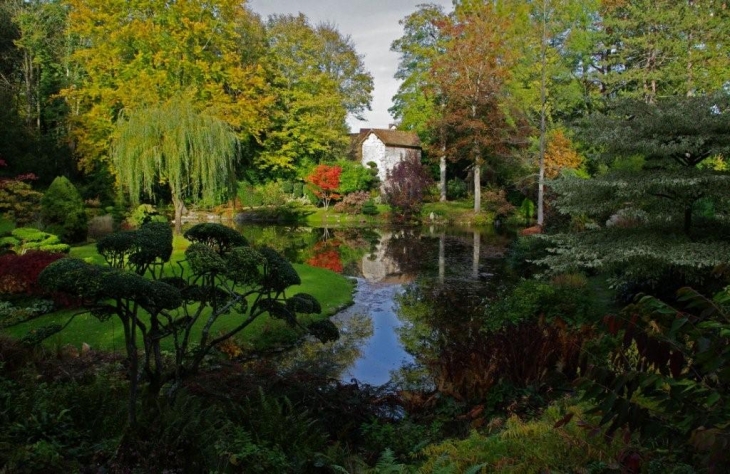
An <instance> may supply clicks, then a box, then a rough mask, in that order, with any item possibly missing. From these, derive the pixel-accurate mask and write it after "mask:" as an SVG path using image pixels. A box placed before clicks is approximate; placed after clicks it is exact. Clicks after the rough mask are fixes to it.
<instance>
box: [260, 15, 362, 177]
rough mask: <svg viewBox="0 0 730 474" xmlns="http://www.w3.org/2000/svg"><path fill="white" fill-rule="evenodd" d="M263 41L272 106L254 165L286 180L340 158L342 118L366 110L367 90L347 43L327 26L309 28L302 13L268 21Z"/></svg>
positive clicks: (343, 142)
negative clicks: (261, 148)
mask: <svg viewBox="0 0 730 474" xmlns="http://www.w3.org/2000/svg"><path fill="white" fill-rule="evenodd" d="M267 36H268V42H269V53H270V54H269V58H268V63H269V65H270V70H271V83H272V84H273V90H274V92H275V94H276V103H275V106H274V107H273V110H272V123H271V126H270V127H269V128H268V130H267V131H266V135H265V138H264V140H263V151H262V152H261V153H260V155H259V156H258V157H257V159H256V164H257V166H258V167H259V168H260V169H262V170H264V171H266V172H269V173H276V174H279V175H287V174H289V175H290V174H292V173H294V172H296V170H297V169H305V168H308V167H309V166H306V165H307V164H309V165H312V164H316V163H319V162H320V161H332V160H335V159H337V158H339V157H341V156H342V155H343V154H344V153H345V150H346V147H347V127H346V122H345V120H346V117H347V114H348V113H352V114H355V115H359V114H360V113H361V112H362V111H364V110H366V109H368V108H369V107H370V92H371V91H372V77H371V76H370V75H369V74H368V73H367V72H365V70H364V66H363V63H362V58H361V57H360V56H358V55H357V53H356V51H355V49H354V45H353V44H352V41H351V40H350V39H349V37H345V36H342V35H341V34H340V33H339V32H338V31H337V30H336V29H335V28H334V27H332V26H331V25H326V24H325V25H319V26H316V27H313V26H312V25H310V23H309V21H308V20H307V18H306V17H305V16H304V15H302V14H300V15H298V16H292V15H274V16H272V17H270V18H269V21H268V24H267Z"/></svg>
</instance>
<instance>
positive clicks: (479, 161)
mask: <svg viewBox="0 0 730 474" xmlns="http://www.w3.org/2000/svg"><path fill="white" fill-rule="evenodd" d="M467 7H468V8H467ZM467 7H464V8H463V9H457V16H456V17H455V18H454V19H452V20H450V21H449V22H447V24H446V25H445V27H444V29H445V31H446V35H447V36H448V37H449V40H448V42H447V43H446V48H445V51H444V54H443V55H440V56H439V57H438V58H437V59H436V60H435V61H434V63H433V67H432V69H431V74H432V77H433V83H434V85H435V87H436V88H438V90H439V91H440V93H441V94H442V95H443V104H444V105H443V114H442V115H441V117H440V118H439V119H438V120H437V122H436V124H435V126H436V127H443V129H444V130H445V131H446V137H447V144H448V146H447V149H446V152H447V154H448V155H450V156H451V157H452V158H453V159H458V158H467V159H468V160H469V162H470V163H471V166H472V169H473V176H474V212H480V211H481V170H482V166H484V165H490V166H492V167H494V166H496V165H497V161H498V160H500V159H502V158H505V157H507V156H511V152H512V149H511V145H513V144H517V143H518V142H519V141H520V139H521V135H522V134H521V133H520V132H521V131H522V130H521V128H522V127H521V125H522V124H521V120H520V118H519V117H518V113H516V112H515V111H514V110H513V109H512V108H511V105H510V101H509V96H508V94H507V89H506V87H505V84H506V82H507V81H508V79H509V77H510V69H511V68H512V66H513V65H514V61H515V55H514V50H513V49H512V48H511V47H510V45H509V44H508V38H507V37H506V36H505V35H504V34H503V33H502V32H504V31H508V30H509V28H510V19H509V15H507V14H505V12H503V11H501V10H500V9H499V8H498V6H497V5H495V4H493V3H485V4H481V3H479V4H476V5H471V4H470V5H468V6H467Z"/></svg>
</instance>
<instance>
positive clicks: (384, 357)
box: [240, 226, 509, 390]
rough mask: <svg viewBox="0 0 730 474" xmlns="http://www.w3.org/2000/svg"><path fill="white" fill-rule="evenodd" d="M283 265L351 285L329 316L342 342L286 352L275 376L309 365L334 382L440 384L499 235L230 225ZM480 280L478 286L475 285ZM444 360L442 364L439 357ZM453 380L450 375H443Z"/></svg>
mask: <svg viewBox="0 0 730 474" xmlns="http://www.w3.org/2000/svg"><path fill="white" fill-rule="evenodd" d="M240 230H241V231H242V232H243V233H244V235H246V237H247V238H249V240H250V241H252V242H254V244H257V243H260V242H263V243H265V244H266V245H269V246H272V247H274V248H276V249H277V250H279V251H280V252H282V253H283V254H284V255H286V256H287V258H289V259H290V260H292V261H296V262H306V263H308V264H310V265H314V266H319V267H323V268H328V269H330V270H333V271H337V272H339V273H342V274H344V275H348V276H352V277H354V278H356V279H357V291H356V294H355V296H354V300H355V304H354V305H353V306H351V307H350V308H348V309H346V310H344V311H342V312H341V313H339V314H338V315H337V316H335V318H334V322H335V323H336V324H337V325H338V326H339V327H340V331H341V333H342V335H343V337H342V338H341V339H340V340H339V341H336V342H334V343H330V344H325V345H322V344H319V343H312V344H305V345H303V346H302V347H300V348H299V349H297V350H296V351H295V352H293V353H290V354H287V355H286V356H285V357H284V359H283V360H282V361H281V364H280V367H281V368H282V370H290V369H292V368H296V367H298V366H301V365H307V366H309V367H310V368H311V367H313V366H314V367H317V369H318V370H320V371H322V372H323V373H325V374H326V375H328V376H329V377H333V378H337V379H339V380H343V381H348V382H349V381H350V379H357V380H358V381H359V382H361V383H368V384H372V385H382V384H385V383H388V382H389V381H390V382H393V383H395V384H397V385H399V386H403V387H410V388H416V387H420V388H423V387H424V385H425V386H435V385H438V386H439V387H440V388H442V389H444V390H448V389H449V387H448V386H447V384H446V383H445V382H444V381H445V380H448V379H449V377H450V375H447V376H445V375H444V374H446V372H448V371H449V370H450V369H445V368H444V367H445V366H442V365H439V364H437V363H435V362H434V361H441V360H447V361H449V362H448V364H447V365H453V364H468V363H469V361H468V360H463V359H461V358H459V357H456V356H453V355H450V353H449V351H448V350H445V348H446V349H448V348H449V347H455V346H457V345H462V344H466V346H467V347H470V346H472V343H471V342H469V341H470V338H471V336H470V335H471V334H473V333H474V332H475V331H477V328H476V326H475V324H472V323H471V322H470V321H469V315H470V314H471V315H473V314H474V307H475V305H479V304H480V302H481V301H482V300H483V299H484V298H485V297H486V296H487V295H488V294H490V293H492V292H493V291H494V286H495V285H496V284H497V282H498V280H497V279H494V278H492V277H493V275H495V274H498V273H499V270H498V268H499V267H500V266H501V256H502V252H503V250H504V248H505V246H506V244H507V243H508V242H509V238H507V237H502V236H498V235H495V234H493V233H485V232H482V231H478V230H467V231H459V230H456V229H435V228H433V227H432V228H429V229H331V228H329V229H328V228H319V229H317V228H281V227H268V228H256V227H253V226H246V227H244V228H242V229H240ZM485 280H486V281H485ZM444 357H445V359H444ZM452 378H453V377H452Z"/></svg>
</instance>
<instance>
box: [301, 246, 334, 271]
mask: <svg viewBox="0 0 730 474" xmlns="http://www.w3.org/2000/svg"><path fill="white" fill-rule="evenodd" d="M339 246H340V241H339V240H336V239H333V240H327V241H324V242H317V244H315V246H314V255H313V256H312V257H311V258H310V259H309V260H307V262H306V263H307V265H311V266H313V267H319V268H325V269H327V270H332V271H333V272H337V273H342V269H343V266H342V259H341V258H340V253H339V251H338V250H337V248H338V247H339Z"/></svg>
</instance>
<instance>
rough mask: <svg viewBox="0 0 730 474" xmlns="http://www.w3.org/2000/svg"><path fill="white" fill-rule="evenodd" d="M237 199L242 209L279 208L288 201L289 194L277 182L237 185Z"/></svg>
mask: <svg viewBox="0 0 730 474" xmlns="http://www.w3.org/2000/svg"><path fill="white" fill-rule="evenodd" d="M292 191H294V186H292ZM238 199H239V200H240V201H241V204H242V205H243V206H244V207H259V206H281V205H284V204H286V202H287V201H288V200H289V194H288V193H286V192H285V191H284V188H283V185H282V183H279V182H277V181H270V182H268V183H265V184H259V185H256V186H251V185H250V184H242V183H239V186H238Z"/></svg>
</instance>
